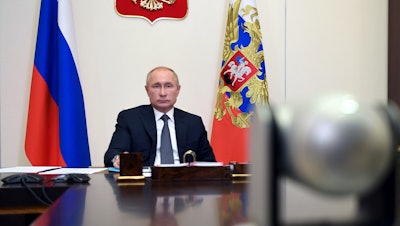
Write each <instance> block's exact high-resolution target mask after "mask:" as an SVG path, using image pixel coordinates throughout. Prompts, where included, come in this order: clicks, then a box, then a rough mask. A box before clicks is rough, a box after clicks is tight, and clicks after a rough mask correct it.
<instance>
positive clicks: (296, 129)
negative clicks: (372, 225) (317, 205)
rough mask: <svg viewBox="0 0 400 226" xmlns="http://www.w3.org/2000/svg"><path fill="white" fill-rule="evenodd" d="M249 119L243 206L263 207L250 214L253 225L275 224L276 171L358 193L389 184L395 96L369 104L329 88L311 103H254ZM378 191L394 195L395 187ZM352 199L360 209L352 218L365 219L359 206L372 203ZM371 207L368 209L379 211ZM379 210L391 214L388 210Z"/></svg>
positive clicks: (326, 190) (329, 189) (332, 192)
mask: <svg viewBox="0 0 400 226" xmlns="http://www.w3.org/2000/svg"><path fill="white" fill-rule="evenodd" d="M255 121H256V122H255V123H254V125H255V126H254V127H253V128H252V134H251V137H252V141H251V162H252V163H253V166H252V169H251V172H252V175H253V177H252V182H251V185H250V199H251V202H250V203H251V206H250V209H252V208H253V210H254V211H255V212H257V209H258V210H259V209H264V210H265V211H261V212H264V213H261V212H260V211H259V212H260V214H259V216H257V213H254V216H252V217H254V218H255V219H256V220H255V221H256V223H258V224H260V225H277V224H280V219H279V218H280V215H281V214H280V213H279V209H280V203H281V202H280V200H279V199H280V197H281V196H280V195H281V194H279V193H280V192H281V191H282V188H281V187H280V185H279V183H278V180H279V178H280V177H288V178H291V179H293V180H295V181H297V182H299V183H300V184H302V185H304V186H305V187H308V188H309V189H311V190H314V191H317V192H319V193H322V194H325V195H327V196H336V197H339V196H356V197H360V198H361V199H363V200H365V199H366V200H368V199H369V198H368V196H371V197H372V196H374V195H373V194H372V193H374V192H376V191H379V190H380V189H381V190H382V188H383V187H385V186H388V185H387V184H391V185H389V186H392V185H393V187H394V167H395V164H394V163H395V153H396V149H397V146H398V144H399V128H400V111H399V109H398V108H397V106H395V105H394V104H387V105H386V104H385V105H368V104H366V103H363V102H361V101H359V100H358V99H356V98H354V97H353V96H351V95H332V96H326V97H324V98H320V99H318V100H317V101H315V102H310V103H301V104H292V105H289V104H286V105H282V106H275V107H274V106H272V107H268V106H264V107H259V108H258V109H257V110H256V117H255ZM388 175H390V176H388ZM388 177H390V178H388ZM388 180H391V181H389V182H388ZM389 190H390V191H391V190H393V193H394V190H395V189H394V188H393V189H390V188H389ZM385 195H389V196H391V197H390V198H391V199H392V202H394V201H395V197H394V194H385ZM260 196H261V197H263V198H260ZM383 202H384V201H383ZM360 203H361V202H360ZM362 203H363V205H364V204H365V202H364V201H362ZM381 204H382V205H386V207H385V208H388V207H390V206H394V205H392V203H381ZM366 205H367V206H368V205H369V204H368V203H367V204H366ZM371 205H376V203H374V204H371ZM359 207H360V210H359V211H358V213H359V215H360V216H357V218H358V219H354V220H353V221H354V222H357V221H362V222H363V223H365V221H369V219H366V218H365V217H364V215H366V213H364V212H365V209H367V210H368V211H369V210H371V209H370V208H369V207H367V208H364V207H363V206H359ZM376 208H380V207H379V206H376ZM389 211H391V210H389ZM393 211H394V207H393ZM250 212H252V211H250ZM378 212H379V211H377V212H376V213H378ZM386 212H388V211H386ZM376 213H374V214H370V216H368V217H372V218H381V216H377V215H376ZM384 214H386V215H390V214H393V218H394V213H384ZM384 218H386V217H384ZM389 218H390V217H389ZM345 220H348V219H345ZM340 221H341V222H343V219H341V220H340ZM372 221H374V222H377V219H372ZM385 222H387V219H385ZM389 225H390V224H389Z"/></svg>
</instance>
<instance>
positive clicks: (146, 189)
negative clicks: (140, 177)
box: [32, 174, 247, 226]
mask: <svg viewBox="0 0 400 226" xmlns="http://www.w3.org/2000/svg"><path fill="white" fill-rule="evenodd" d="M114 176H115V175H114V174H94V175H90V177H91V178H92V179H91V181H90V185H89V186H73V187H71V188H70V189H68V190H67V191H66V192H65V193H64V194H63V195H62V196H61V197H60V199H58V200H57V201H56V202H55V203H54V204H53V205H52V206H51V207H50V208H49V209H48V210H46V211H45V212H44V213H43V214H42V215H40V216H39V217H38V218H37V220H36V221H34V222H33V224H32V225H35V226H42V225H43V226H44V225H54V226H67V225H71V226H77V225H99V226H100V225H107V226H108V225H181V226H182V225H193V226H196V225H199V226H204V225H207V226H219V225H234V223H240V222H246V221H247V218H246V216H245V213H246V203H247V196H246V193H245V190H246V183H245V182H237V183H236V182H231V181H208V182H206V181H199V182H173V183H168V182H159V183H151V181H145V182H144V183H137V184H135V183H120V184H118V183H117V182H116V180H115V178H114ZM164 198H169V200H172V203H173V204H172V206H173V208H172V207H170V210H171V211H170V212H168V213H162V208H160V207H162V205H161V204H160V200H164ZM170 203H171V202H170ZM160 221H161V223H160ZM167 222H169V223H170V224H167Z"/></svg>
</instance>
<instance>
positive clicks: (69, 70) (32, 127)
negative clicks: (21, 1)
mask: <svg viewBox="0 0 400 226" xmlns="http://www.w3.org/2000/svg"><path fill="white" fill-rule="evenodd" d="M25 153H26V155H27V157H28V159H29V161H30V162H31V164H32V165H33V166H66V167H88V166H90V165H91V161H90V152H89V143H88V136H87V128H86V118H85V106H84V102H83V94H82V89H81V85H80V81H79V76H78V70H77V66H76V49H75V37H74V28H73V18H72V8H71V2H70V1H69V0H42V2H41V6H40V16H39V28H38V34H37V41H36V52H35V59H34V67H33V73H32V84H31V93H30V100H29V112H28V121H27V129H26V140H25Z"/></svg>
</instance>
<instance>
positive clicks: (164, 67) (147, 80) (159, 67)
mask: <svg viewBox="0 0 400 226" xmlns="http://www.w3.org/2000/svg"><path fill="white" fill-rule="evenodd" d="M159 69H164V70H168V71H170V72H172V74H174V76H175V79H176V82H177V85H179V79H178V75H177V74H176V72H175V71H174V70H172V69H171V68H169V67H166V66H158V67H155V68H153V69H151V71H149V73H147V77H146V85H148V84H149V80H150V75H151V74H152V73H153V72H154V71H156V70H159Z"/></svg>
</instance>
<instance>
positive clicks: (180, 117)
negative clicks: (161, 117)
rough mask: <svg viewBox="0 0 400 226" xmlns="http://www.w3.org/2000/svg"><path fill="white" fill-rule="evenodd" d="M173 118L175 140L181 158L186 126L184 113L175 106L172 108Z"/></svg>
mask: <svg viewBox="0 0 400 226" xmlns="http://www.w3.org/2000/svg"><path fill="white" fill-rule="evenodd" d="M174 119H175V132H176V142H177V145H178V152H179V158H180V159H181V160H182V157H183V154H184V153H185V151H186V150H185V145H186V144H185V140H186V134H187V126H186V123H185V115H184V114H182V112H181V111H180V110H179V109H177V108H175V110H174Z"/></svg>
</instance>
